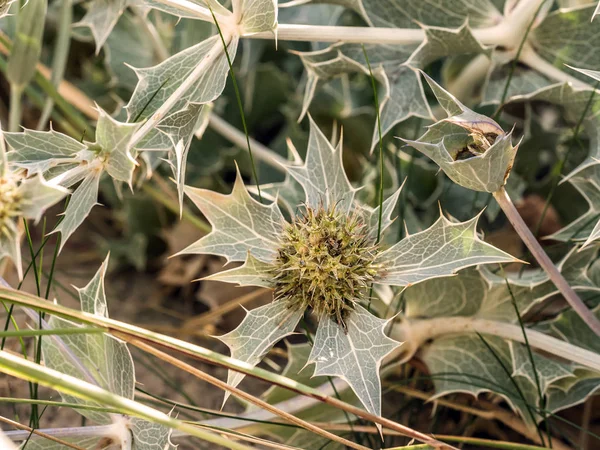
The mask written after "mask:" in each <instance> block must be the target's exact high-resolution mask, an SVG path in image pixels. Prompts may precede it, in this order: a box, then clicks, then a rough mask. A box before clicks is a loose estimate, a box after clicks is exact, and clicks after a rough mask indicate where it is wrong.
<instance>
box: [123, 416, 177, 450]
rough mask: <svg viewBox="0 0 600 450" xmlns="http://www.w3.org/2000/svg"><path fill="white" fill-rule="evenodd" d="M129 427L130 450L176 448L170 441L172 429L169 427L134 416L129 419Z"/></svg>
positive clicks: (172, 449) (166, 449)
mask: <svg viewBox="0 0 600 450" xmlns="http://www.w3.org/2000/svg"><path fill="white" fill-rule="evenodd" d="M130 427H131V433H132V434H133V446H132V450H175V449H176V448H177V446H176V445H173V443H171V433H172V431H173V430H171V429H170V428H167V427H165V426H163V425H159V424H157V423H152V422H148V421H146V420H141V419H138V418H136V417H133V418H132V419H131V425H130Z"/></svg>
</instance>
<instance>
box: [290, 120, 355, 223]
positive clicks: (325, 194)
mask: <svg viewBox="0 0 600 450" xmlns="http://www.w3.org/2000/svg"><path fill="white" fill-rule="evenodd" d="M288 173H289V174H290V175H291V176H292V177H294V179H295V180H296V181H297V182H298V183H300V184H301V185H302V187H303V188H304V192H305V193H306V206H308V207H311V208H318V207H319V206H322V207H324V208H332V207H335V208H336V210H338V211H340V212H346V213H347V212H349V211H350V209H351V208H352V206H353V205H354V194H355V192H356V189H354V188H353V187H352V185H351V184H350V181H348V177H347V175H346V172H345V171H344V166H343V164H342V150H341V148H340V147H336V148H334V147H333V146H332V145H331V143H330V142H329V141H328V140H327V138H326V137H325V135H324V134H323V132H322V131H321V130H320V129H319V127H318V126H317V125H316V124H315V123H314V121H313V120H312V118H310V136H309V139H308V150H307V152H306V161H305V162H304V165H302V166H289V167H288Z"/></svg>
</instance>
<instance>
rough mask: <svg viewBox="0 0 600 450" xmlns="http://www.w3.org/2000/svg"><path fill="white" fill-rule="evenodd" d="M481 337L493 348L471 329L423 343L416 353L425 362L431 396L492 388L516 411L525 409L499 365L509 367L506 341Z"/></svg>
mask: <svg viewBox="0 0 600 450" xmlns="http://www.w3.org/2000/svg"><path fill="white" fill-rule="evenodd" d="M484 339H485V340H486V342H487V343H488V345H490V347H491V348H492V349H493V351H494V353H495V354H496V356H497V357H498V358H499V359H500V361H501V363H500V362H499V361H498V360H497V359H496V357H494V354H493V353H492V352H491V351H490V350H488V349H487V347H486V345H485V344H484V343H483V342H482V341H481V339H480V338H479V336H477V335H476V334H475V333H471V334H461V335H454V336H447V337H445V338H444V339H436V340H434V341H433V342H432V343H431V344H429V345H428V346H426V347H425V348H424V349H423V350H422V351H421V352H420V355H419V357H420V358H421V359H422V360H423V362H424V363H425V364H427V368H428V370H429V372H430V373H431V375H432V377H433V382H434V385H435V396H434V398H437V397H441V396H443V395H447V394H450V393H452V392H465V393H469V394H473V395H474V396H477V395H479V394H480V393H482V392H486V391H492V392H497V393H498V394H500V395H502V396H503V397H505V398H506V399H508V400H509V402H510V403H511V404H512V405H513V407H516V408H517V409H519V410H520V411H527V409H526V407H525V405H524V403H523V400H522V399H521V398H520V395H519V392H518V391H517V390H516V389H515V387H514V385H513V384H512V382H511V380H510V378H509V377H508V375H507V374H506V372H505V370H504V369H503V367H502V366H503V365H504V366H505V367H506V368H509V370H510V367H511V354H510V349H509V345H508V343H507V342H505V341H504V340H502V339H500V338H498V337H495V336H485V337H484Z"/></svg>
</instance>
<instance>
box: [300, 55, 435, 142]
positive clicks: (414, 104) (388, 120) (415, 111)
mask: <svg viewBox="0 0 600 450" xmlns="http://www.w3.org/2000/svg"><path fill="white" fill-rule="evenodd" d="M364 49H365V50H364V51H365V52H367V55H368V56H369V62H370V64H371V67H372V70H373V76H374V78H375V79H376V80H377V81H378V82H379V83H380V84H381V85H382V89H380V92H379V93H380V99H379V111H380V120H381V131H382V134H383V135H385V134H387V133H388V132H389V131H390V130H391V128H392V127H393V126H394V125H395V124H397V123H399V122H402V121H403V120H406V119H408V118H409V117H412V116H417V117H421V118H424V119H429V118H431V111H430V110H429V106H428V104H427V101H426V100H425V93H424V92H423V86H422V84H421V79H420V77H419V75H418V73H416V72H415V70H414V69H413V68H412V67H410V66H408V65H406V64H404V62H405V61H406V60H407V59H408V58H409V57H410V55H411V54H412V52H413V51H414V50H415V49H416V46H390V45H365V46H364ZM298 55H299V56H300V58H301V60H302V63H303V64H304V67H305V69H306V72H307V74H308V81H307V85H306V88H305V93H304V100H303V109H302V113H301V117H303V116H304V114H306V112H307V111H308V107H309V106H310V103H311V101H312V99H313V97H314V94H315V91H316V88H317V84H318V83H319V82H321V81H325V82H326V81H329V80H331V79H333V78H335V77H337V76H340V75H342V74H348V73H362V74H364V75H365V76H370V72H369V69H368V66H367V62H366V59H365V56H364V52H363V47H362V46H360V45H356V44H334V45H332V46H330V47H328V48H327V49H324V50H319V51H315V52H306V53H298ZM377 140H378V132H377V129H375V130H374V133H373V143H374V144H375V143H376V142H377ZM374 144H373V145H374Z"/></svg>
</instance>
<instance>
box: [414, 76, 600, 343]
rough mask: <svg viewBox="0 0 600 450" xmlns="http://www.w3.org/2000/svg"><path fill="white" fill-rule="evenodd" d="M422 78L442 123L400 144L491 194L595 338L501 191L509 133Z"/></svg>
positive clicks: (593, 322)
mask: <svg viewBox="0 0 600 450" xmlns="http://www.w3.org/2000/svg"><path fill="white" fill-rule="evenodd" d="M425 77H426V79H427V82H428V84H429V86H430V87H431V89H432V91H433V93H434V94H435V96H436V98H437V100H438V102H439V104H440V106H441V107H442V108H443V109H444V111H445V112H446V113H447V115H448V117H447V118H445V119H442V120H441V121H439V122H436V123H435V124H433V125H432V126H430V127H429V129H428V131H427V132H426V133H425V134H424V135H423V136H421V137H420V138H419V139H418V140H416V141H406V142H407V143H408V144H409V145H410V146H412V147H414V148H415V149H417V150H419V151H420V152H421V153H423V154H425V155H426V156H428V157H430V158H431V159H433V160H434V161H435V162H436V163H437V164H438V165H439V166H440V168H441V169H442V170H443V171H444V172H445V173H446V175H447V176H448V177H449V178H450V179H452V180H453V181H454V182H456V183H457V184H460V185H461V186H463V187H466V188H469V189H473V190H476V191H483V192H490V193H492V194H493V196H494V198H495V199H496V201H497V202H498V204H499V205H500V207H501V208H502V210H503V211H504V213H505V214H506V216H507V218H508V219H509V221H510V222H511V224H512V225H513V226H514V228H515V230H516V231H517V233H518V234H519V236H520V237H521V239H523V242H524V243H525V245H526V246H527V247H528V248H529V250H530V251H531V253H532V255H534V257H535V258H536V260H537V261H538V262H539V264H540V266H541V267H543V269H544V270H545V271H546V272H547V273H548V275H549V276H550V278H551V279H552V280H553V281H554V283H555V284H556V286H557V288H558V289H559V290H560V291H561V293H562V294H563V295H564V296H565V299H566V300H567V301H568V302H569V303H570V305H571V306H572V307H573V309H574V310H575V311H577V314H579V315H580V316H581V318H582V319H583V321H584V322H585V323H586V324H587V325H588V326H589V327H590V328H591V329H592V330H593V331H594V332H595V333H596V334H597V335H598V336H600V321H599V320H598V318H597V317H596V316H595V315H594V314H593V313H592V312H591V311H590V310H589V309H588V307H587V306H586V305H585V303H583V301H582V300H581V299H580V298H579V297H578V296H577V294H576V293H575V291H574V290H573V289H572V288H571V286H569V283H568V282H567V281H566V280H565V279H564V277H563V276H562V275H561V273H560V271H559V270H558V269H557V268H556V266H555V265H554V263H553V262H552V261H551V260H550V258H549V257H548V255H547V254H546V253H545V252H544V250H543V249H542V248H541V246H540V244H539V243H538V241H537V239H536V238H535V237H534V236H533V234H532V233H531V231H530V230H529V228H528V227H527V225H526V224H525V222H524V221H523V219H522V217H521V215H520V214H519V213H518V211H517V210H516V208H515V206H514V205H513V203H512V201H511V200H510V197H509V196H508V194H507V192H506V190H505V189H504V185H505V184H506V180H507V179H508V177H509V175H510V172H511V169H512V165H513V161H514V158H515V154H516V152H517V147H518V145H517V146H513V145H512V142H511V139H510V133H505V132H504V131H503V130H502V128H501V127H500V125H498V124H497V123H496V122H495V121H493V120H492V119H490V118H488V117H486V116H483V115H481V114H477V113H475V112H473V111H472V110H470V109H469V108H467V107H466V106H464V105H463V104H462V103H461V102H460V101H459V100H458V99H457V98H456V97H454V96H453V95H452V94H450V93H449V92H447V91H446V90H444V89H443V88H442V87H441V86H439V85H438V84H437V83H436V82H435V81H433V80H432V79H431V78H429V77H427V76H426V75H425Z"/></svg>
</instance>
